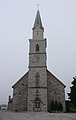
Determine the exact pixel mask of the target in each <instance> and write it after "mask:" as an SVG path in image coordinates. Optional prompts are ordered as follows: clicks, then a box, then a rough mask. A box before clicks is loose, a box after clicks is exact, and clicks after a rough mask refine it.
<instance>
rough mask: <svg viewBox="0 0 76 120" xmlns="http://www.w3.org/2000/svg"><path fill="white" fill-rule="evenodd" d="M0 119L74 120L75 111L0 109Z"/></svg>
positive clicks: (75, 119)
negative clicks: (22, 111) (53, 111)
mask: <svg viewBox="0 0 76 120" xmlns="http://www.w3.org/2000/svg"><path fill="white" fill-rule="evenodd" d="M0 120H76V113H69V114H68V113H44V112H42V113H37V112H24V113H20V112H9V111H4V110H3V111H2V110H0Z"/></svg>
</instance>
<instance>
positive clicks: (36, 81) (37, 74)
mask: <svg viewBox="0 0 76 120" xmlns="http://www.w3.org/2000/svg"><path fill="white" fill-rule="evenodd" d="M39 79H40V75H39V73H38V72H37V73H36V75H35V85H36V87H39Z"/></svg>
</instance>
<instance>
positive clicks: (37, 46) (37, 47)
mask: <svg viewBox="0 0 76 120" xmlns="http://www.w3.org/2000/svg"><path fill="white" fill-rule="evenodd" d="M36 52H39V45H38V44H37V45H36Z"/></svg>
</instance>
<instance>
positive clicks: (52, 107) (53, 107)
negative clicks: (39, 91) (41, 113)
mask: <svg viewBox="0 0 76 120" xmlns="http://www.w3.org/2000/svg"><path fill="white" fill-rule="evenodd" d="M54 110H55V103H54V101H53V100H52V101H51V111H54Z"/></svg>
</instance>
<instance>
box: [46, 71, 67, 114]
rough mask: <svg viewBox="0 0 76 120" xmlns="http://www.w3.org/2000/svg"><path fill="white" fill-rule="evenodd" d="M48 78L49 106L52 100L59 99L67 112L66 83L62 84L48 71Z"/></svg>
mask: <svg viewBox="0 0 76 120" xmlns="http://www.w3.org/2000/svg"><path fill="white" fill-rule="evenodd" d="M47 80H48V107H49V106H50V102H51V101H52V100H53V101H55V100H57V101H58V102H61V103H62V105H63V112H65V90H64V85H62V84H61V83H60V82H59V81H58V80H57V79H56V78H55V77H53V76H52V75H51V74H50V73H47Z"/></svg>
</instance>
